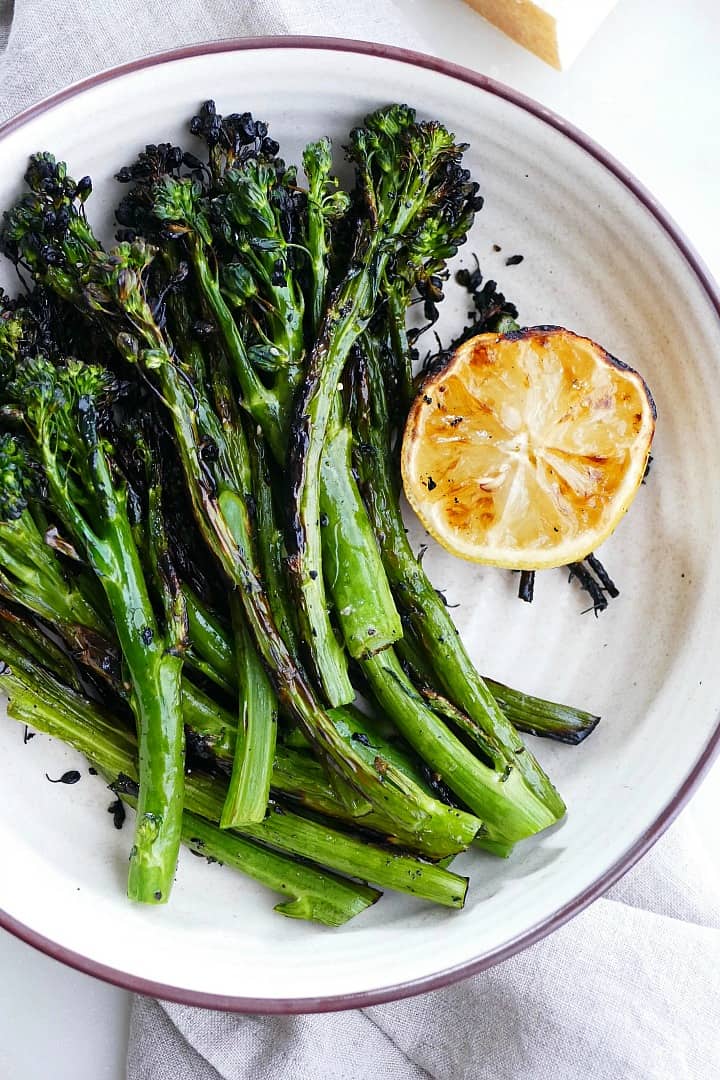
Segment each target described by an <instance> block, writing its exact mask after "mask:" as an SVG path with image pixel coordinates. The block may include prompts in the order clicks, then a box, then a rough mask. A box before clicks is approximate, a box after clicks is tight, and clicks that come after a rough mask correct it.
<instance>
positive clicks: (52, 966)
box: [0, 0, 720, 1080]
mask: <svg viewBox="0 0 720 1080" xmlns="http://www.w3.org/2000/svg"><path fill="white" fill-rule="evenodd" d="M396 3H397V5H398V7H400V8H401V9H402V10H403V11H404V12H406V13H407V17H408V22H409V23H410V24H412V26H413V27H414V28H415V30H416V32H420V33H421V34H423V36H424V37H425V39H426V41H427V43H428V48H427V51H428V52H433V53H436V54H437V55H438V56H443V57H445V58H447V59H450V60H454V61H455V62H457V63H459V64H465V65H467V66H468V67H473V68H475V69H477V70H479V71H482V72H484V73H485V74H487V75H491V76H493V77H494V78H496V79H500V80H502V81H503V82H506V83H509V84H510V85H511V86H514V87H516V88H517V89H519V90H521V91H523V92H524V93H526V94H529V95H530V96H531V97H534V98H536V99H537V100H539V101H541V102H542V103H543V104H544V105H547V106H548V107H550V108H552V109H555V110H556V111H557V112H559V113H561V114H562V115H564V116H565V117H567V118H568V119H569V120H572V121H573V122H574V123H576V124H577V125H579V126H580V127H581V128H583V129H584V130H585V131H587V132H588V133H589V134H591V135H592V136H593V137H594V138H595V139H596V140H597V141H598V142H600V143H601V144H603V145H604V146H605V147H606V148H607V149H608V150H610V151H611V152H612V153H613V154H614V155H615V156H616V157H617V158H619V159H620V160H621V161H622V162H624V164H625V165H627V166H628V167H629V168H630V169H631V170H632V171H633V172H634V173H635V174H636V176H638V177H639V178H640V179H641V180H642V181H644V183H645V184H646V185H647V186H648V187H649V188H650V190H651V191H652V192H653V193H654V194H655V195H656V196H657V198H659V199H660V201H661V202H662V203H664V205H665V207H666V208H667V209H668V210H669V211H670V213H671V214H672V215H673V216H674V217H675V219H676V221H677V222H678V223H679V224H680V225H681V226H682V227H683V228H684V229H685V231H686V233H687V234H688V236H689V237H690V239H691V240H692V241H693V242H694V244H695V245H696V247H697V248H698V249H699V251H700V253H701V254H702V255H703V257H704V259H705V261H706V262H707V264H708V266H709V267H710V269H711V271H712V272H713V273H714V274H715V276H716V277H717V278H720V183H719V182H718V176H720V62H718V49H719V47H720V5H719V4H718V3H717V0H684V2H682V3H681V2H678V0H621V2H620V3H619V4H618V7H617V8H616V9H615V11H614V12H613V13H612V14H611V15H610V17H609V18H608V19H607V21H606V22H605V23H604V25H603V26H602V27H601V28H600V30H599V31H598V33H597V35H596V36H595V37H594V38H593V40H592V41H591V42H590V44H589V45H588V46H587V47H586V49H585V51H584V52H583V53H582V54H581V56H580V57H579V59H578V60H576V62H575V64H574V65H573V67H572V68H571V69H570V70H569V71H567V72H564V73H562V74H559V73H557V72H555V71H553V70H552V69H551V68H549V67H546V66H545V65H544V64H542V63H541V62H540V61H539V60H536V59H535V58H534V57H533V56H531V55H530V54H529V53H526V52H524V51H523V50H522V49H520V48H519V47H518V46H516V45H515V44H513V43H512V42H511V41H509V40H508V39H506V38H505V37H503V35H501V34H500V33H499V32H497V31H496V30H494V29H493V28H492V27H491V26H489V25H488V24H487V23H485V22H484V21H483V20H482V19H480V18H479V16H477V15H476V13H475V12H473V11H472V10H471V9H470V8H468V7H467V6H466V5H465V4H464V3H463V0H396ZM217 36H218V37H221V36H222V27H217ZM685 812H686V813H689V814H692V815H695V814H697V815H700V814H703V815H705V814H707V815H712V816H713V817H714V819H715V820H717V819H718V814H719V812H720V765H716V766H715V768H714V770H713V771H712V772H711V774H710V776H709V777H708V778H707V780H706V781H705V784H704V786H703V788H702V789H701V791H700V792H699V793H698V795H697V796H696V798H695V800H694V801H693V803H692V805H691V806H690V807H689V808H688V809H687V810H686V811H685ZM0 972H1V973H2V978H0V1077H1V1078H2V1080H47V1078H48V1077H52V1078H53V1080H123V1078H124V1076H125V1072H124V1055H125V1044H126V1041H127V1027H128V1015H129V1005H130V1001H129V995H127V994H126V993H124V992H123V991H121V990H117V989H115V988H114V987H110V986H106V985H104V984H103V983H100V982H97V981H95V980H93V979H90V978H88V977H87V976H85V975H80V974H78V973H77V972H74V971H71V970H69V969H67V968H64V967H62V966H61V965H60V964H57V963H56V962H54V961H52V960H49V959H48V958H47V957H45V956H42V955H41V954H40V953H37V952H35V951H34V950H33V949H30V948H29V947H27V946H26V945H24V944H22V943H21V942H19V941H17V940H15V939H14V938H12V937H10V936H9V935H8V934H5V933H3V932H2V931H0ZM148 1080H152V1078H148Z"/></svg>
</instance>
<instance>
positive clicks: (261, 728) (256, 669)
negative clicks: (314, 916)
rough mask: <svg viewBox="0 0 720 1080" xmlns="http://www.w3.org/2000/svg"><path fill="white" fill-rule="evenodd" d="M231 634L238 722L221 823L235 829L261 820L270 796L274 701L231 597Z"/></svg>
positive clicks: (243, 623) (240, 612)
mask: <svg viewBox="0 0 720 1080" xmlns="http://www.w3.org/2000/svg"><path fill="white" fill-rule="evenodd" d="M230 604H231V609H232V615H233V629H234V631H235V650H236V670H237V673H238V682H239V684H240V718H239V724H238V730H239V731H240V732H242V738H241V739H238V740H237V743H236V748H235V758H234V761H233V769H232V774H231V776H230V783H229V786H228V790H227V796H226V798H225V804H224V806H223V811H222V816H221V818H220V824H221V826H222V828H223V829H234V828H237V827H238V826H240V825H248V824H252V823H253V822H257V821H262V820H263V818H264V817H265V814H266V811H267V804H268V796H269V794H270V774H271V772H272V764H273V758H274V754H275V738H276V735H277V699H276V698H275V694H274V693H273V689H272V687H271V685H270V681H269V679H268V677H267V675H266V673H265V669H264V668H263V666H262V664H261V662H260V658H259V657H258V654H257V652H256V650H255V645H254V643H253V640H252V638H251V637H250V633H249V631H248V628H247V625H246V623H245V617H244V615H243V611H242V607H241V605H240V602H239V600H238V598H237V597H236V596H232V597H231V599H230Z"/></svg>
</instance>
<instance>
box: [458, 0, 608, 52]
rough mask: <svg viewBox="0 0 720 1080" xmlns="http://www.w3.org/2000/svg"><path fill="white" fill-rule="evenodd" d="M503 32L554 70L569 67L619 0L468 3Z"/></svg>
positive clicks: (489, 0)
mask: <svg viewBox="0 0 720 1080" xmlns="http://www.w3.org/2000/svg"><path fill="white" fill-rule="evenodd" d="M467 3H468V4H470V6H471V7H474V8H475V10H476V11H479V12H480V14H481V15H482V16H483V17H484V18H486V19H487V20H488V22H491V23H493V24H494V25H495V26H497V27H498V29H500V30H502V31H503V33H505V34H507V35H508V37H511V38H512V39H513V40H514V41H517V42H518V44H520V45H523V46H524V47H525V48H526V49H529V50H530V52H534V53H535V54H536V56H539V57H540V59H541V60H545V62H546V63H548V64H552V66H553V67H555V68H566V67H568V66H569V65H570V64H571V63H572V62H573V60H574V59H575V57H576V56H577V55H578V53H579V52H580V50H581V49H582V48H583V47H584V46H585V45H586V43H587V42H588V41H589V40H590V38H591V37H592V35H593V34H594V33H595V31H596V30H597V28H598V27H599V26H600V23H601V22H602V21H603V19H605V17H606V16H607V15H608V14H609V13H610V11H611V10H612V8H614V7H615V4H616V3H617V0H537V3H532V2H531V0H467Z"/></svg>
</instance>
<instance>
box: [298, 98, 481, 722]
mask: <svg viewBox="0 0 720 1080" xmlns="http://www.w3.org/2000/svg"><path fill="white" fill-rule="evenodd" d="M462 149H463V148H462V147H461V146H459V145H457V144H456V142H455V140H454V139H453V137H452V136H451V135H450V134H449V133H448V132H447V131H446V130H445V129H444V128H443V127H442V126H441V125H439V124H434V123H416V121H415V114H414V112H413V110H411V109H408V108H407V107H404V106H390V107H388V108H386V109H381V110H378V111H377V112H376V113H374V114H372V115H371V116H368V117H367V118H366V120H365V124H364V126H363V127H362V128H357V129H355V130H354V131H353V132H352V133H351V136H350V148H349V156H350V159H351V160H352V161H353V162H354V163H355V165H356V169H357V176H358V186H359V191H360V197H361V199H362V202H363V210H364V211H365V213H364V214H363V215H362V216H359V217H358V224H357V229H356V236H355V240H354V251H353V256H352V259H351V263H350V266H349V268H348V270H347V272H346V274H345V276H344V278H343V280H342V281H340V282H339V284H338V285H337V286H336V287H335V289H334V290H333V293H332V297H331V298H330V300H329V303H328V305H327V307H326V312H325V315H324V317H323V320H322V323H321V325H320V327H319V330H318V334H317V338H316V340H315V344H314V346H313V349H312V351H311V353H310V356H309V358H308V362H307V364H306V370H305V377H304V379H303V382H302V384H301V385H300V387H299V388H298V392H297V395H296V400H295V404H294V408H293V420H292V424H291V427H290V438H289V443H288V467H289V473H290V492H289V499H290V525H289V530H288V547H289V555H290V569H291V573H292V574H293V577H294V579H295V581H296V583H297V592H298V598H299V608H300V614H301V620H302V622H303V623H304V625H305V627H307V630H308V631H309V633H310V634H311V635H313V636H314V635H315V633H316V627H315V624H314V617H313V616H314V612H315V611H316V610H317V608H318V607H319V606H321V605H323V604H324V600H323V597H322V592H323V590H322V583H323V575H322V538H321V527H320V514H321V507H320V481H321V462H322V455H323V451H324V448H325V445H326V440H327V436H328V429H329V425H330V421H331V417H332V415H333V407H334V402H335V396H336V393H337V389H338V384H339V382H340V379H341V376H342V372H343V369H344V367H345V364H346V361H347V358H348V355H349V352H350V349H351V348H352V346H353V344H354V343H355V341H356V340H357V338H358V337H359V335H360V334H361V333H362V332H363V330H364V329H365V327H366V326H367V324H368V322H369V320H370V318H371V316H372V314H373V311H374V308H375V303H376V300H377V296H378V289H379V286H380V283H381V282H382V280H383V277H384V275H385V273H386V272H387V271H388V269H389V268H390V267H391V265H392V260H393V257H397V255H398V254H399V253H402V251H403V250H404V249H405V248H407V247H414V246H415V245H417V246H418V249H419V250H422V251H423V252H427V253H432V254H433V255H435V254H436V253H437V252H439V251H442V252H443V253H444V255H445V257H450V256H451V255H453V254H454V253H455V251H456V250H457V245H458V244H459V243H462V242H463V241H464V239H465V235H466V233H467V229H468V228H469V226H470V224H471V223H472V219H473V214H474V206H475V199H476V193H477V185H475V184H473V183H471V182H470V181H469V177H468V174H467V173H466V172H465V171H464V170H463V169H462V168H461V165H460V159H461V157H462ZM311 640H312V638H311ZM333 704H336V702H333ZM339 704H342V702H339Z"/></svg>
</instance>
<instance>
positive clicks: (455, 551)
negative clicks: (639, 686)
mask: <svg viewBox="0 0 720 1080" xmlns="http://www.w3.org/2000/svg"><path fill="white" fill-rule="evenodd" d="M552 333H562V334H564V335H566V336H567V337H571V338H575V339H576V340H578V341H583V342H586V343H588V344H589V345H590V346H592V347H593V349H596V350H597V351H598V353H599V359H601V360H603V361H605V362H606V363H607V364H608V365H609V366H611V367H614V368H616V369H617V370H618V371H619V372H621V373H622V375H623V376H624V377H625V378H627V379H628V381H629V382H631V383H633V385H635V386H636V387H637V388H638V390H639V391H640V392H641V395H642V396H643V397H644V398H645V400H646V401H647V404H648V409H647V411H646V410H643V426H642V428H641V430H640V432H639V433H638V439H639V438H640V437H641V436H643V437H644V439H645V441H646V443H647V450H646V453H645V454H644V456H643V458H642V462H640V461H638V465H637V468H634V467H633V468H631V469H629V470H628V475H627V477H626V479H625V483H624V484H623V485H622V486H621V487H620V489H619V492H618V496H617V500H618V502H619V504H620V506H619V509H618V510H617V512H616V513H615V514H613V516H612V519H611V521H610V523H609V525H608V527H607V528H605V529H598V530H595V531H594V532H593V533H592V543H591V545H590V546H589V547H587V546H586V545H582V546H580V545H579V544H577V543H573V542H572V540H570V541H566V542H565V544H564V545H561V544H558V545H557V546H555V547H551V548H547V549H544V554H545V556H546V557H545V558H542V557H539V556H540V553H539V552H534V555H535V557H533V558H522V557H521V556H519V554H518V552H517V551H516V550H515V549H505V550H506V552H507V555H506V556H503V552H502V549H499V552H498V549H496V551H495V553H494V554H493V556H492V557H489V556H484V555H479V554H478V547H477V545H473V544H467V545H466V544H462V543H458V542H457V537H456V535H455V534H453V533H452V532H445V531H442V530H439V529H438V528H437V527H436V525H435V522H434V520H433V519H432V517H429V516H428V515H427V514H426V513H425V512H424V511H423V500H422V498H418V496H417V492H416V491H415V490H413V489H414V488H416V487H417V486H419V483H420V481H419V476H417V475H416V476H415V477H414V478H413V477H411V469H412V462H413V459H414V455H415V452H416V450H417V449H418V448H419V446H420V444H421V442H422V438H421V436H420V434H419V430H418V429H419V426H420V419H421V414H422V410H423V408H424V407H425V406H426V402H425V401H424V397H425V396H426V395H428V391H429V390H431V389H432V388H433V387H435V386H436V385H437V384H438V383H439V382H442V380H443V379H446V378H447V377H448V375H452V374H453V368H454V367H455V366H456V365H461V364H464V363H466V362H467V360H466V357H467V356H468V354H471V353H472V352H474V350H475V349H476V348H477V347H478V345H482V344H483V342H487V343H490V342H493V343H498V342H500V341H521V340H524V339H528V338H540V337H547V335H548V334H552ZM656 421H657V408H656V406H655V400H654V398H653V396H652V393H651V391H650V388H649V386H648V385H647V383H646V382H645V379H644V378H643V377H642V375H641V374H640V372H639V371H637V370H636V369H635V368H633V367H631V366H630V365H629V364H626V363H625V362H624V361H623V360H619V359H618V358H617V357H616V356H613V355H612V353H609V352H608V351H607V349H605V348H604V347H603V346H602V345H599V344H598V343H597V342H596V341H594V340H593V339H592V338H589V337H586V336H585V335H583V334H578V333H576V332H575V331H574V330H568V329H567V328H566V327H564V326H556V325H539V326H528V327H524V328H522V329H521V330H511V331H509V332H508V333H506V334H497V333H485V334H477V335H475V337H471V338H468V340H467V341H464V342H463V343H462V344H461V345H459V346H458V347H457V349H455V351H454V352H453V353H452V354H451V356H450V358H449V359H448V360H447V362H446V363H445V364H443V365H442V367H436V368H435V369H433V370H432V371H430V372H429V374H428V376H427V378H426V379H425V380H424V382H423V384H422V386H421V387H420V389H419V390H418V393H417V396H416V397H415V400H414V401H413V403H412V405H411V406H410V410H409V412H408V416H407V421H406V423H405V430H404V432H403V440H402V448H401V453H400V470H401V474H402V481H403V489H404V492H405V498H406V499H407V501H408V503H409V504H410V506H411V507H412V509H413V510H414V512H415V513H416V514H417V516H418V518H419V519H420V522H421V523H422V525H423V526H424V527H425V529H426V530H427V532H428V533H429V535H430V536H432V537H433V539H434V540H436V541H437V542H438V544H440V545H441V547H443V548H444V549H445V550H446V551H449V552H450V553H451V554H452V555H456V556H458V557H459V558H462V559H465V560H466V561H467V562H474V563H478V564H480V565H482V566H496V567H499V568H502V569H506V570H550V569H553V568H554V567H558V566H567V565H568V563H571V562H579V561H580V560H581V559H584V558H585V557H586V556H587V555H589V554H590V553H591V552H593V551H595V549H596V548H598V547H600V545H601V544H603V543H604V542H605V541H606V540H607V539H608V537H610V536H611V535H612V534H613V533H614V532H615V530H616V529H617V527H618V525H619V524H620V522H621V521H622V519H623V518H624V517H625V515H626V514H627V512H628V510H629V509H630V507H631V505H632V503H633V500H634V498H635V496H636V494H637V492H638V489H639V488H640V485H641V484H642V481H643V478H644V476H645V471H646V469H647V463H648V458H649V456H650V450H651V447H652V442H653V438H654V435H655V427H656ZM633 466H634V462H633ZM415 481H417V483H416V482H415ZM583 535H588V536H589V534H587V533H585V534H583Z"/></svg>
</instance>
